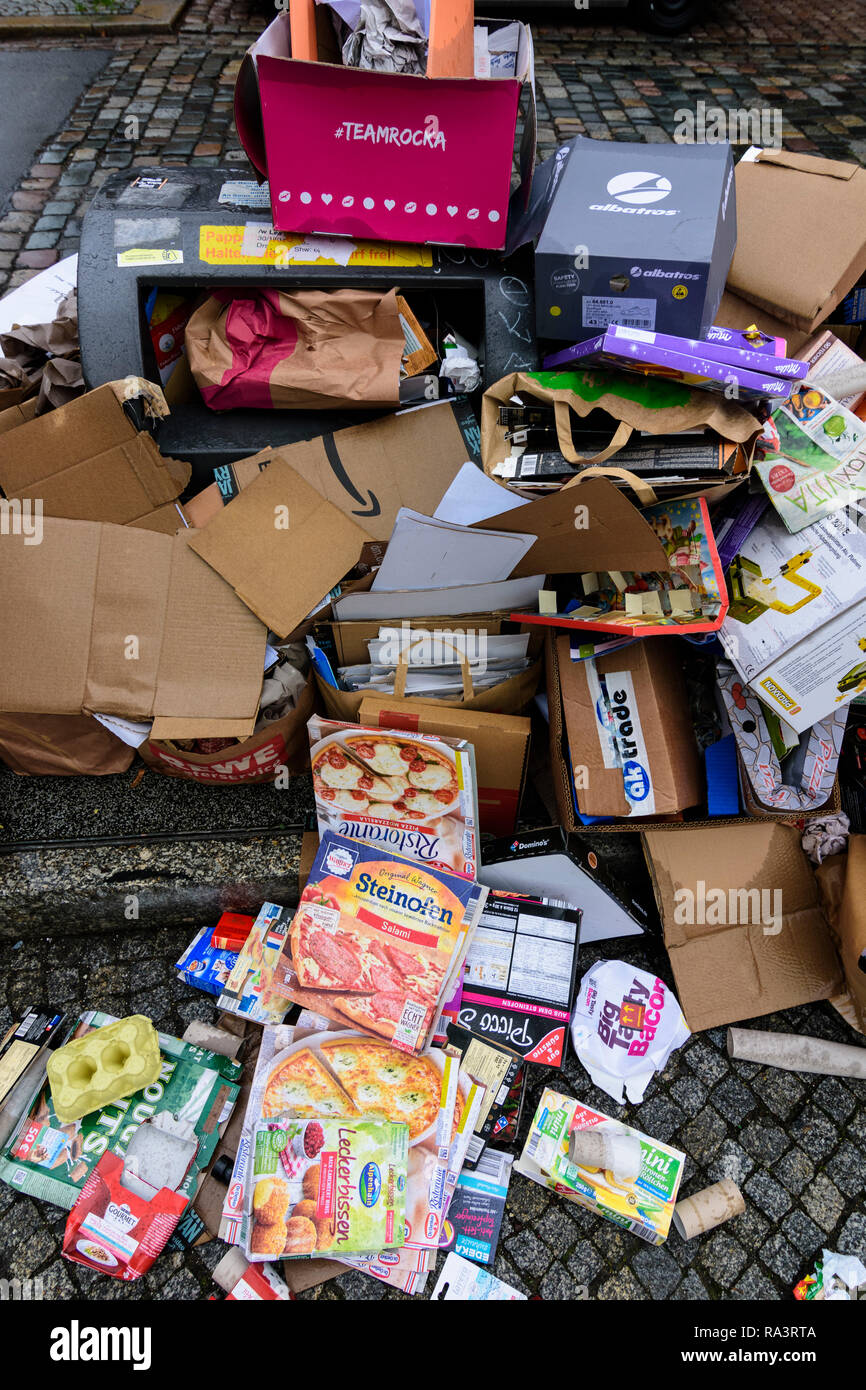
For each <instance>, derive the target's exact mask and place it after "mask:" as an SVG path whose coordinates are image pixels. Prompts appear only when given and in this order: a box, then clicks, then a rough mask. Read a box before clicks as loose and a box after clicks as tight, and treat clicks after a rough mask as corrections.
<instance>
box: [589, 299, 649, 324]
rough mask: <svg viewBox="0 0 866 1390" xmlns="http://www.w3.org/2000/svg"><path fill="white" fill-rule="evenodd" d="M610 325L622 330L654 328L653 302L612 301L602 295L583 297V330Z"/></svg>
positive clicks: (646, 300)
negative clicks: (617, 326)
mask: <svg viewBox="0 0 866 1390" xmlns="http://www.w3.org/2000/svg"><path fill="white" fill-rule="evenodd" d="M612 323H618V324H619V325H620V326H621V327H622V328H649V329H653V328H655V326H656V302H655V300H654V299H618V298H617V299H614V298H608V297H606V296H604V295H591V294H586V295H584V297H583V326H584V328H607V327H608V326H609V324H612Z"/></svg>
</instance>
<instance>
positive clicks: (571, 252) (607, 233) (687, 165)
mask: <svg viewBox="0 0 866 1390" xmlns="http://www.w3.org/2000/svg"><path fill="white" fill-rule="evenodd" d="M563 149H564V150H565V151H566V153H563V150H560V151H558V152H557V154H556V155H555V156H554V157H553V160H554V170H553V176H552V177H550V178H549V179H548V180H544V179H542V180H541V181H540V195H539V197H538V200H537V202H536V208H535V220H534V224H533V219H532V218H527V219H525V221H524V224H523V229H522V235H523V237H524V239H527V240H528V239H529V237H530V236H535V235H537V236H538V242H537V245H536V249H535V306H536V322H537V329H538V335H539V337H541V338H552V339H564V340H565V341H567V342H569V343H575V342H582V341H583V340H584V339H585V338H591V337H593V336H594V335H595V334H597V333H598V332H599V331H602V330H604V329H606V328H607V327H608V325H609V324H611V323H618V324H621V325H622V326H624V327H627V328H643V329H648V330H650V331H652V332H657V333H675V334H679V335H680V336H682V337H684V338H702V337H704V336H705V334H706V332H707V329H709V328H710V327H711V325H712V324H713V322H714V321H715V314H716V310H717V309H718V307H719V302H720V300H721V297H722V292H723V290H724V286H725V278H726V276H727V273H728V268H729V266H730V264H731V259H732V257H733V254H734V248H735V246H736V242H737V215H736V197H735V192H734V165H733V158H732V155H731V147H730V145H729V144H727V143H726V142H723V143H720V144H717V145H664V146H662V145H653V146H652V147H648V146H647V145H639V144H630V143H627V142H620V141H612V140H590V139H587V138H584V137H578V138H576V139H574V140H573V141H571V142H570V144H569V146H567V147H563ZM557 161H558V163H557Z"/></svg>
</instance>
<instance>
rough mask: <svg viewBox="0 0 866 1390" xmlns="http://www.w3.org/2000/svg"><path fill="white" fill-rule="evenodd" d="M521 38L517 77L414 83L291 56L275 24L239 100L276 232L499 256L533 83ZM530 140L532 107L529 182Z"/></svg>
mask: <svg viewBox="0 0 866 1390" xmlns="http://www.w3.org/2000/svg"><path fill="white" fill-rule="evenodd" d="M521 30H522V32H521V37H520V49H519V52H518V55H517V72H518V76H517V77H515V78H510V77H509V78H484V79H476V78H474V77H463V78H452V77H437V78H429V77H409V76H406V75H403V74H394V73H380V72H370V71H364V70H359V69H357V68H345V67H342V66H339V65H338V64H334V63H327V62H302V61H300V60H299V59H293V58H291V57H290V56H289V55H290V52H291V44H290V35H289V20H288V16H287V15H285V14H280V15H278V16H277V18H276V19H275V20H274V21H273V23H272V24H270V25H269V26H268V28H267V30H266V31H265V33H264V34H263V35H262V36H261V38H260V39H259V40H258V42H257V43H256V44H255V45H254V46H253V48H252V49H251V50H250V52H249V53H248V54H247V57H246V59H245V60H244V65H243V67H242V70H241V74H240V75H239V78H238V86H237V89H236V92H235V119H236V123H237V127H238V133H239V135H240V138H241V142H242V144H243V145H244V148H245V149H246V152H247V154H248V155H249V156H250V158H251V160H252V161H253V163H254V164H255V165H256V166H257V167H258V168H259V169H260V171H261V172H262V173H265V172H266V173H267V175H268V179H269V183H270V192H271V208H272V215H273V221H274V226H275V227H277V228H278V229H279V230H281V231H287V232H304V233H322V234H327V235H341V236H352V237H359V238H365V239H372V240H379V241H408V242H421V243H426V242H442V243H446V244H451V245H459V246H468V247H478V248H484V249H487V250H501V249H502V248H503V246H504V245H505V227H506V220H507V213H508V200H509V194H510V191H511V169H512V161H513V152H514V133H515V128H516V124H517V111H518V103H519V98H520V91H521V86H522V83H523V79H524V78H530V79H531V75H532V42H531V37H530V34H529V30H528V29H525V28H524V27H523V26H521ZM320 52H321V46H320ZM530 90H531V81H530ZM256 94H257V95H258V99H259V101H260V109H261V124H259V122H258V120H257V115H258V113H257V111H256V109H255V106H256ZM534 133H535V117H534V101H533V100H531V101H530V113H529V116H528V118H527V121H526V131H525V133H524V148H523V150H522V151H521V164H522V170H521V171H522V173H523V174H524V176H526V175H527V174H528V175H529V176H531V164H532V157H533V156H534ZM530 146H532V148H531V149H530ZM526 183H527V186H528V178H526Z"/></svg>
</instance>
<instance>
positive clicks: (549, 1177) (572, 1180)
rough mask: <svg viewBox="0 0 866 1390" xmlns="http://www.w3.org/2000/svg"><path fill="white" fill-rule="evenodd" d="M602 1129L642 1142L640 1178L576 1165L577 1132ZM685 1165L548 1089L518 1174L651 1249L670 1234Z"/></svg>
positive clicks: (666, 1149)
mask: <svg viewBox="0 0 866 1390" xmlns="http://www.w3.org/2000/svg"><path fill="white" fill-rule="evenodd" d="M599 1125H603V1126H605V1127H608V1126H609V1127H611V1129H612V1130H613V1131H614V1132H615V1133H616V1134H617V1135H624V1136H633V1137H634V1138H635V1139H637V1140H638V1141H639V1143H640V1161H639V1170H640V1171H639V1172H638V1173H637V1176H635V1177H630V1178H622V1177H618V1176H617V1175H616V1173H614V1172H613V1171H611V1170H610V1169H600V1168H588V1167H586V1166H581V1165H578V1164H576V1163H572V1162H571V1160H570V1157H569V1148H570V1139H571V1135H572V1133H573V1132H574V1131H575V1130H585V1129H593V1128H595V1127H596V1126H599ZM685 1160H686V1156H685V1154H684V1153H681V1152H680V1150H679V1149H674V1148H671V1147H670V1145H668V1144H661V1143H659V1142H658V1141H657V1140H655V1139H650V1138H648V1137H647V1135H645V1134H641V1133H640V1131H639V1130H636V1129H631V1128H630V1127H629V1126H628V1125H621V1124H619V1123H618V1122H617V1121H616V1120H611V1119H610V1118H609V1116H607V1115H602V1114H601V1113H600V1111H598V1110H592V1109H590V1107H589V1106H588V1105H581V1104H580V1102H579V1101H576V1100H574V1099H573V1098H572V1097H570V1096H563V1095H560V1094H559V1092H558V1091H552V1090H550V1089H545V1092H544V1094H543V1096H542V1097H541V1101H540V1103H539V1106H538V1109H537V1110H536V1112H535V1115H534V1116H533V1120H532V1125H531V1127H530V1130H529V1134H528V1136H527V1139H526V1144H525V1146H524V1149H523V1153H522V1154H521V1155H520V1158H519V1159H518V1160H517V1162H516V1163H515V1165H514V1171H515V1172H517V1173H522V1174H523V1176H524V1177H526V1178H530V1179H531V1180H532V1181H533V1182H537V1183H539V1184H540V1185H541V1186H542V1187H548V1188H550V1189H551V1190H552V1191H554V1192H558V1193H559V1194H560V1196H562V1197H566V1198H568V1200H569V1201H572V1202H575V1203H576V1204H577V1205H578V1206H580V1207H586V1209H587V1210H588V1211H594V1212H597V1214H598V1215H599V1216H604V1217H606V1218H607V1220H608V1221H613V1222H614V1223H615V1224H616V1225H617V1226H622V1227H624V1228H625V1230H627V1231H631V1232H633V1234H634V1235H636V1236H640V1238H641V1240H646V1241H648V1242H649V1243H650V1245H662V1244H664V1242H665V1240H667V1237H668V1232H669V1231H670V1225H671V1219H672V1217H673V1212H674V1207H675V1206H676V1200H677V1192H678V1190H679V1185H680V1180H681V1178H682V1175H683V1166H684V1164H685Z"/></svg>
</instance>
